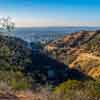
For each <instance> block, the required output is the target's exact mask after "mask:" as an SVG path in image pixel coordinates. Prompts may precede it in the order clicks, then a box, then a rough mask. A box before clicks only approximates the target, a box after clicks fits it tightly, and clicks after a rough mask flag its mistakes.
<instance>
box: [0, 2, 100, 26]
mask: <svg viewBox="0 0 100 100" xmlns="http://www.w3.org/2000/svg"><path fill="white" fill-rule="evenodd" d="M2 16H4V17H5V16H10V17H12V18H13V20H14V22H15V23H16V26H23V27H24V26H25V27H27V26H29V27H32V26H79V25H80V26H99V25H100V0H0V17H2Z"/></svg>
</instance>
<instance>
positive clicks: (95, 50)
mask: <svg viewBox="0 0 100 100" xmlns="http://www.w3.org/2000/svg"><path fill="white" fill-rule="evenodd" d="M45 49H46V50H47V52H48V53H49V54H50V55H52V57H54V58H55V59H57V60H59V61H60V62H64V63H65V64H67V65H69V66H70V68H71V67H72V66H73V68H74V69H80V71H81V72H84V71H85V74H86V75H90V76H91V77H93V78H97V77H98V79H100V71H99V70H100V65H99V64H100V60H99V57H100V31H81V32H76V33H72V34H69V35H67V36H65V37H63V38H61V39H58V40H56V41H53V42H51V43H50V44H48V45H47V46H46V47H45ZM90 65H91V70H89V69H90ZM93 65H94V67H93ZM78 67H80V68H78ZM83 67H84V68H83ZM92 68H93V69H92ZM87 70H89V71H88V72H87ZM95 70H96V71H95ZM93 72H94V73H93Z"/></svg>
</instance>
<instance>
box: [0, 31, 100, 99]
mask: <svg viewBox="0 0 100 100" xmlns="http://www.w3.org/2000/svg"><path fill="white" fill-rule="evenodd" d="M87 33H88V32H87ZM73 34H74V33H73ZM89 34H90V33H89ZM98 35H99V34H98ZM73 36H74V37H75V35H73ZM85 36H87V35H85ZM95 36H97V35H96V34H95V32H92V35H90V38H89V36H88V39H86V41H84V40H82V41H83V42H82V45H78V46H77V45H75V47H73V48H72V47H70V48H69V49H70V50H71V51H70V53H71V52H72V49H73V50H74V51H73V52H74V53H73V55H71V54H70V55H69V56H65V54H66V52H68V51H66V49H65V47H63V46H62V47H57V49H56V50H53V52H58V53H59V55H56V59H54V58H52V56H53V55H52V52H49V55H48V54H47V53H46V52H44V51H43V52H42V51H36V50H35V51H34V48H35V49H36V48H37V47H36V46H38V45H34V46H33V44H34V43H33V44H32V48H31V47H30V48H29V47H28V45H29V43H27V42H26V41H24V40H22V39H19V38H15V37H9V36H0V99H1V100H2V99H7V100H30V99H32V100H37V99H39V100H55V98H56V99H57V100H66V99H64V98H63V97H65V96H68V97H67V98H68V100H74V99H71V98H70V96H71V97H72V98H74V97H76V98H81V97H82V96H85V97H84V98H83V99H82V100H86V98H88V97H92V98H93V99H91V100H94V98H97V99H98V98H100V94H99V93H100V92H99V88H98V87H99V86H100V83H99V82H97V81H94V80H92V79H91V78H90V77H88V76H87V75H89V76H92V77H93V78H95V77H96V79H98V77H97V76H98V73H99V64H100V59H99V55H97V53H96V52H92V54H89V53H90V52H91V50H92V48H91V49H90V50H88V48H85V47H86V45H87V42H88V43H89V41H92V38H93V39H94V37H95ZM97 37H98V36H97ZM66 38H67V36H66ZM84 38H85V37H84ZM76 40H77V39H75V41H76ZM78 40H79V39H78ZM71 41H72V40H71ZM79 41H81V40H79ZM56 42H57V41H56ZM73 43H74V41H73ZM51 44H52V45H53V43H51ZM51 44H50V45H51ZM69 44H70V43H68V44H67V46H66V48H67V47H69V46H70V45H69ZM57 45H59V44H57ZM64 45H65V44H64ZM55 46H56V44H55ZM38 47H41V46H40V45H39V46H38ZM87 47H88V46H87ZM46 48H47V47H46ZM97 49H98V48H97V47H96V50H97ZM59 50H61V52H59ZM64 50H65V51H64ZM76 50H77V51H76ZM86 50H87V52H85V53H82V52H83V51H86ZM62 51H63V52H62ZM79 52H80V53H79ZM62 53H63V54H64V56H65V57H66V58H67V59H68V57H72V56H73V57H74V56H75V57H74V58H76V59H73V60H72V62H71V63H70V64H68V65H69V66H68V65H67V63H65V64H66V65H65V64H64V63H63V59H62V61H61V60H60V59H58V58H57V57H59V56H60V55H62ZM82 58H83V59H82ZM85 58H87V59H89V62H90V60H91V59H92V60H93V61H94V62H95V63H96V67H94V66H92V67H93V68H92V69H91V70H90V71H88V74H87V70H86V68H87V67H86V66H87V65H88V64H85V61H87V60H86V59H85ZM90 58H91V59H90ZM70 59H72V58H70ZM81 59H82V60H83V62H82V63H81V62H80V60H81ZM93 61H92V62H93ZM77 63H78V64H79V63H80V65H82V66H80V69H81V68H83V69H81V70H79V69H78V68H79V67H77ZM83 64H84V65H83ZM89 64H90V63H89ZM93 64H94V63H93ZM88 67H89V68H91V66H88ZM95 71H97V72H96V73H95V74H92V73H94V72H95ZM89 80H90V82H89V83H88V81H89ZM74 81H75V82H74ZM67 82H68V83H67ZM87 83H88V86H87V85H86V84H87ZM92 83H93V84H92ZM63 84H64V85H63ZM94 84H95V85H94ZM77 85H78V86H79V88H78V87H77ZM83 85H84V90H85V91H87V89H88V88H91V90H90V91H88V92H87V93H86V94H85V93H84V92H82V91H83ZM66 86H68V87H66ZM55 87H56V88H55ZM73 87H74V88H75V90H74V91H73V90H72V89H71V90H70V88H73ZM80 87H81V88H80ZM67 88H68V91H69V92H68V91H67V92H63V89H65V90H66V89H67ZM56 89H57V90H56ZM56 91H58V92H60V94H57V95H56V94H55V92H56ZM93 91H94V92H93ZM73 92H75V93H76V94H75V95H73V96H72V94H73ZM63 93H64V94H63ZM77 93H82V95H81V96H80V97H79V95H78V94H77ZM62 96H63V97H62ZM76 100H77V99H76Z"/></svg>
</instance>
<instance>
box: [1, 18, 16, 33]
mask: <svg viewBox="0 0 100 100" xmlns="http://www.w3.org/2000/svg"><path fill="white" fill-rule="evenodd" d="M14 26H15V24H14V22H13V21H12V19H11V17H2V18H0V28H1V29H3V30H4V31H7V32H11V31H12V30H13V29H14Z"/></svg>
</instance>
